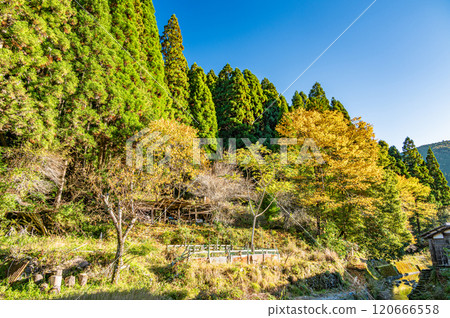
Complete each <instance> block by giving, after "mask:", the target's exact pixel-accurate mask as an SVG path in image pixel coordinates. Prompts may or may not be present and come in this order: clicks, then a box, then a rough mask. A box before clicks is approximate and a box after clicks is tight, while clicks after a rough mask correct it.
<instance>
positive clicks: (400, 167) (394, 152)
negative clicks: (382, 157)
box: [388, 146, 410, 178]
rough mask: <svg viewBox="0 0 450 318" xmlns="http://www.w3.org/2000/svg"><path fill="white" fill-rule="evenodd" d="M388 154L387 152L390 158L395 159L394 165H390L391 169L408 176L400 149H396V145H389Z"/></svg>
mask: <svg viewBox="0 0 450 318" xmlns="http://www.w3.org/2000/svg"><path fill="white" fill-rule="evenodd" d="M388 154H389V156H391V157H392V158H394V159H395V166H393V167H391V169H392V170H393V171H394V172H395V173H397V174H398V175H400V176H404V177H407V178H409V177H410V175H409V172H408V168H407V167H406V165H405V163H404V162H403V157H402V155H401V153H400V151H398V149H397V147H395V146H391V147H389V151H388Z"/></svg>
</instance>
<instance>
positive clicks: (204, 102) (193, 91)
mask: <svg viewBox="0 0 450 318" xmlns="http://www.w3.org/2000/svg"><path fill="white" fill-rule="evenodd" d="M188 77H189V108H190V112H191V114H192V115H193V118H194V120H193V122H192V125H193V126H194V127H195V128H197V130H198V136H199V137H200V138H216V137H217V118H216V110H215V108H214V102H213V99H212V95H211V92H210V90H209V88H208V86H207V85H206V80H207V79H206V75H205V73H204V72H203V69H202V68H201V67H199V66H197V64H195V63H194V64H193V65H192V67H191V69H190V70H189V73H188Z"/></svg>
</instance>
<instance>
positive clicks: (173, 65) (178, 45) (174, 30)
mask: <svg viewBox="0 0 450 318" xmlns="http://www.w3.org/2000/svg"><path fill="white" fill-rule="evenodd" d="M161 46H162V53H163V56H164V68H165V76H166V77H165V78H166V83H167V86H168V87H169V91H170V93H171V95H172V99H173V103H172V108H171V111H170V117H171V118H176V119H179V120H180V121H181V122H182V123H185V124H189V123H191V120H192V119H191V114H190V111H189V107H188V99H189V82H188V76H187V72H188V64H187V62H186V58H185V57H184V54H183V50H184V46H183V37H182V36H181V30H180V26H179V24H178V19H177V17H176V16H175V15H172V16H171V17H170V19H169V22H168V23H167V25H166V26H165V27H164V32H163V35H162V36H161Z"/></svg>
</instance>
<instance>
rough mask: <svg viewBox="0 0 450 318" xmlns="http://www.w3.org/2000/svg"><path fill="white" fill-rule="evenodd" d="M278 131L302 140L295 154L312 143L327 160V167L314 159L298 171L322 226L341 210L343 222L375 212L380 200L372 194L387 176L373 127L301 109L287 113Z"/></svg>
mask: <svg viewBox="0 0 450 318" xmlns="http://www.w3.org/2000/svg"><path fill="white" fill-rule="evenodd" d="M277 131H278V133H279V134H280V135H281V136H282V137H289V138H297V146H293V147H292V149H290V151H291V154H290V156H292V154H294V156H297V154H298V153H300V152H302V150H300V147H301V146H302V145H303V144H305V143H308V142H309V143H311V140H312V141H313V142H314V144H315V145H316V146H317V149H318V151H319V152H320V155H321V156H322V158H323V161H324V162H322V163H321V162H320V160H316V158H315V157H314V156H310V157H309V159H308V160H305V161H304V162H303V164H302V165H301V166H298V167H294V180H296V182H297V185H298V190H299V191H298V193H299V198H300V200H301V202H302V203H303V204H304V205H305V206H307V207H310V208H311V209H312V210H315V212H313V214H314V215H315V216H316V217H317V219H318V222H320V217H321V216H325V214H329V213H333V214H335V213H337V211H338V210H340V211H341V215H339V216H337V215H334V217H336V218H339V219H341V222H343V223H348V222H350V220H349V218H352V217H358V216H354V215H352V213H360V212H359V211H364V212H365V213H368V212H369V211H371V209H372V208H373V204H374V199H373V197H372V196H370V195H369V194H368V191H369V189H370V188H371V187H372V186H373V185H374V184H375V183H378V182H380V181H381V180H382V176H383V174H382V169H381V168H380V167H379V166H378V165H377V160H378V146H377V143H376V141H375V139H374V133H373V129H372V126H371V125H369V124H367V123H366V122H364V121H361V120H360V119H354V120H353V121H352V123H349V122H348V121H347V120H345V118H344V116H343V115H342V113H339V112H334V111H325V112H316V111H306V110H304V109H301V108H300V109H296V110H294V111H293V112H291V113H288V114H287V115H285V116H284V117H283V119H282V120H281V122H280V124H279V125H278V127H277ZM355 209H356V210H357V211H356V212H355ZM318 225H319V224H318ZM318 227H319V226H318ZM319 232H320V228H319Z"/></svg>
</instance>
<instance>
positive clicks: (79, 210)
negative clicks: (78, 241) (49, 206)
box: [54, 202, 90, 234]
mask: <svg viewBox="0 0 450 318" xmlns="http://www.w3.org/2000/svg"><path fill="white" fill-rule="evenodd" d="M84 212H85V211H84V204H83V203H81V202H78V203H72V202H71V203H67V204H63V205H62V206H61V207H60V209H59V210H58V211H57V213H56V214H55V216H54V222H55V223H57V226H58V227H59V228H60V229H61V230H63V231H64V232H68V233H72V234H75V233H80V232H82V231H83V225H84V224H85V223H87V222H89V220H90V219H89V217H88V216H87V215H86V214H85V213H84Z"/></svg>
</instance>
